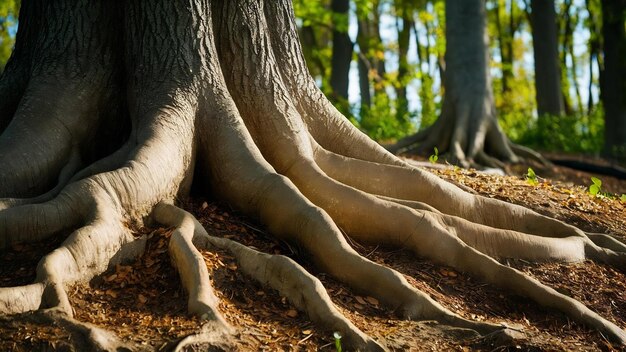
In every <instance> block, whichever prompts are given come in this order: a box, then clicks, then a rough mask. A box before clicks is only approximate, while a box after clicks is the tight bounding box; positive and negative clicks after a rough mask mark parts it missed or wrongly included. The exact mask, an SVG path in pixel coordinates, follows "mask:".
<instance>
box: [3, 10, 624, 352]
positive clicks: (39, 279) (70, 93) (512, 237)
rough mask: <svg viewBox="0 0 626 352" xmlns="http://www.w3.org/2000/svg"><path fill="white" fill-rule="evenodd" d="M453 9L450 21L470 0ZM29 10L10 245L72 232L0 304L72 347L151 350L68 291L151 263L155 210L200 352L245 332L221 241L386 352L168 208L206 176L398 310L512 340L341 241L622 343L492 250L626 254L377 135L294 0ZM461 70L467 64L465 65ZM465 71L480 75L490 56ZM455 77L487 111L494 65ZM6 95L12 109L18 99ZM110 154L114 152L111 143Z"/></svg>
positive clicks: (538, 256) (7, 227) (307, 309)
mask: <svg viewBox="0 0 626 352" xmlns="http://www.w3.org/2000/svg"><path fill="white" fill-rule="evenodd" d="M476 2H477V3H479V0H476ZM455 3H456V4H457V5H456V6H459V4H463V5H460V6H459V7H463V6H466V5H465V2H455ZM480 4H481V5H480V6H476V4H473V5H475V6H474V8H473V9H474V11H476V12H475V13H472V12H467V13H469V14H471V16H469V17H467V18H466V19H465V20H463V22H462V24H463V25H464V26H467V25H476V24H477V23H479V24H480V25H481V26H483V31H480V28H477V29H478V30H479V32H480V33H479V35H478V36H477V37H476V34H475V33H474V32H473V31H467V30H463V31H461V30H460V29H459V28H456V29H454V28H455V27H454V26H451V27H453V28H452V29H451V33H450V38H456V39H452V40H451V43H452V45H455V46H458V47H459V49H461V50H460V52H461V53H465V54H469V52H468V47H465V46H463V45H460V43H459V42H458V41H459V40H460V38H461V37H460V33H470V34H471V36H472V38H473V39H474V40H479V41H480V42H482V43H483V45H484V19H483V20H477V19H476V18H475V17H476V15H477V16H484V9H482V2H480ZM477 8H479V9H481V10H478V11H477ZM451 9H452V10H454V11H451V17H450V19H455V18H458V16H460V13H461V12H464V11H465V10H464V9H461V8H454V7H453V8H451ZM457 11H461V12H457ZM22 13H23V15H24V16H25V18H24V21H22V22H21V25H20V28H19V31H20V34H19V35H18V44H16V53H15V55H14V56H13V58H12V59H11V62H10V63H9V65H13V66H14V67H15V70H14V69H11V70H7V71H5V73H4V74H3V75H2V76H0V87H3V86H6V85H13V84H19V83H16V82H22V81H21V78H22V77H21V76H20V75H22V74H26V76H27V77H28V79H27V80H26V84H27V87H25V88H24V89H18V90H17V92H14V93H10V94H9V95H8V96H7V97H9V98H11V99H13V98H12V97H13V95H15V94H17V95H19V97H18V98H17V100H19V101H12V102H10V103H11V104H13V105H16V106H17V108H16V109H12V108H11V107H4V108H3V109H0V111H2V113H3V115H0V119H1V120H2V121H10V122H9V123H8V127H7V128H6V129H5V130H4V131H3V132H2V134H1V135H0V159H2V160H0V161H1V163H0V164H1V165H2V168H1V169H0V176H1V178H0V195H1V196H2V197H6V198H2V199H0V249H2V250H4V249H6V248H7V247H10V246H12V245H15V244H18V243H36V242H37V241H41V240H44V239H48V238H51V237H54V236H65V235H66V234H67V233H69V235H67V237H65V239H64V241H63V242H62V244H61V245H60V246H59V247H58V248H57V249H55V250H54V251H52V252H50V253H49V254H48V255H46V256H44V257H43V258H42V259H41V261H40V262H39V264H38V267H37V275H36V278H35V281H34V282H33V283H32V284H29V285H25V286H17V287H3V288H0V313H1V314H14V313H20V312H28V311H39V312H38V313H36V314H39V315H41V316H44V317H45V319H46V321H49V322H52V323H53V324H58V325H63V326H70V327H71V328H72V329H73V330H75V331H81V332H82V333H81V334H83V335H84V336H85V340H86V345H80V346H74V348H75V349H85V348H87V349H89V350H106V351H109V350H112V351H113V350H125V349H129V348H130V349H133V348H137V349H139V346H126V344H124V343H122V342H120V341H119V340H117V339H116V338H115V337H114V336H112V334H110V333H105V332H103V331H102V330H101V329H99V328H97V327H94V326H91V325H88V324H84V323H81V322H78V321H76V320H75V319H73V318H72V314H73V308H72V306H71V304H70V299H69V297H68V287H69V286H70V285H71V284H73V283H75V282H88V281H90V280H92V279H93V278H94V277H96V276H98V275H100V274H102V273H103V272H104V271H105V270H107V268H109V267H115V265H116V264H118V263H120V262H122V261H127V260H131V259H133V258H137V257H138V256H139V255H141V253H142V252H143V250H144V246H145V243H146V240H147V239H146V237H145V236H140V237H137V236H134V235H133V233H134V231H132V229H133V228H138V227H141V226H143V225H145V224H149V223H151V222H152V223H153V221H156V222H158V223H160V224H163V225H164V226H167V227H170V228H172V230H171V231H172V232H171V236H170V243H169V246H168V253H169V256H170V257H171V260H172V263H173V265H174V267H175V268H176V270H177V271H178V273H179V275H180V278H181V285H182V286H183V288H184V289H185V290H186V295H187V310H188V311H189V313H191V314H194V315H197V316H198V317H199V318H201V319H202V320H207V321H208V323H207V324H209V325H210V329H208V330H209V331H210V334H209V333H208V332H207V331H206V329H203V331H205V333H204V334H200V335H197V336H194V338H193V339H191V340H193V343H194V348H201V349H206V350H212V349H218V348H219V349H236V346H228V344H229V338H230V334H232V333H233V330H232V329H231V328H230V327H229V325H228V323H227V322H226V320H225V319H224V318H222V317H221V314H220V312H219V310H218V309H217V304H218V301H219V300H218V298H217V297H216V296H215V294H214V293H213V290H212V288H211V277H210V273H209V270H208V269H207V266H206V263H205V261H204V259H203V256H202V254H201V253H200V251H212V250H216V249H221V250H224V251H228V252H230V253H231V255H232V256H233V257H234V258H235V259H236V261H237V262H238V267H239V270H241V271H242V272H243V273H244V274H245V275H246V277H248V278H250V279H252V280H256V281H257V282H258V283H259V284H261V285H266V286H269V287H271V288H272V289H275V290H277V291H279V293H280V295H281V296H283V297H286V298H287V299H288V300H289V301H290V302H291V304H292V305H293V306H294V307H296V308H297V309H299V310H301V311H302V312H304V313H306V314H307V315H308V317H309V318H310V319H311V320H313V321H314V322H316V323H317V324H319V325H320V326H322V327H323V328H324V329H327V330H328V331H338V332H340V333H341V335H342V336H343V340H342V341H343V342H344V343H345V346H346V347H347V348H350V349H353V350H363V351H380V350H383V347H382V346H381V345H380V344H379V343H377V342H376V341H374V340H373V339H372V338H371V337H369V336H367V335H366V334H364V333H363V332H362V331H361V330H359V329H358V328H357V327H356V326H355V325H354V324H353V323H351V322H350V321H349V320H348V319H347V318H346V317H344V316H343V315H342V313H341V312H340V311H339V310H338V309H337V308H336V307H335V306H334V304H333V303H332V301H331V299H330V297H329V295H328V294H327V293H326V291H325V289H324V287H323V285H322V283H321V282H320V281H319V280H318V279H317V278H315V277H314V276H313V275H311V274H310V273H308V272H307V271H306V270H305V269H304V268H302V266H300V265H299V264H297V263H296V262H295V261H293V260H292V259H290V258H287V257H284V256H279V255H273V254H266V253H260V252H258V251H257V250H255V249H253V248H249V247H247V246H244V245H242V244H240V243H237V242H233V241H232V240H229V239H227V238H223V237H216V236H212V235H209V234H208V233H207V232H206V231H205V230H204V228H203V227H202V225H201V224H200V223H199V222H198V221H197V220H196V219H195V218H194V217H193V216H192V215H191V214H189V213H187V212H185V211H183V210H182V209H180V208H177V207H176V206H174V205H173V203H175V202H176V201H179V200H184V199H185V198H186V197H187V196H188V195H189V193H190V190H191V186H192V184H195V186H196V187H194V189H197V190H201V191H200V192H202V194H201V195H204V196H206V190H209V189H210V190H212V191H213V193H212V195H214V196H218V197H219V198H220V199H221V200H223V201H225V202H228V204H230V205H231V206H232V207H233V208H235V209H237V210H238V211H241V212H243V213H245V214H247V215H248V216H251V217H254V218H256V219H258V220H259V221H260V222H261V223H263V224H264V225H265V226H266V228H267V229H268V232H270V233H271V234H272V235H274V236H276V237H277V238H279V239H281V240H283V241H286V242H289V243H292V244H293V245H294V246H295V247H298V248H300V249H301V250H302V251H303V252H306V253H307V254H308V257H309V258H310V259H311V261H312V262H313V263H314V264H315V265H316V266H317V267H318V268H319V269H320V270H321V271H323V272H325V273H327V274H328V275H331V276H333V277H334V278H335V279H337V280H339V281H341V282H344V283H345V284H346V285H348V286H350V287H352V288H353V289H354V290H356V291H359V292H364V293H365V294H367V295H368V296H372V297H375V298H376V299H378V300H379V301H380V302H381V303H382V304H384V305H386V306H387V307H389V310H390V311H393V312H394V313H395V314H397V315H398V317H399V318H401V319H411V320H421V319H426V320H436V321H438V322H439V323H441V324H447V325H452V326H455V327H460V328H464V329H473V330H475V331H477V332H479V333H482V334H491V333H495V334H499V333H502V332H503V327H502V326H500V325H496V324H492V323H486V322H475V321H471V320H468V319H465V318H462V317H460V316H458V315H456V314H454V313H453V312H451V311H450V310H448V309H446V308H445V307H443V306H441V305H440V304H439V303H437V302H435V301H434V300H433V299H432V298H431V297H429V296H428V295H427V294H426V293H424V292H422V291H420V290H418V289H417V288H415V287H414V286H412V285H410V284H409V282H408V281H407V280H406V278H405V277H404V276H403V275H402V274H400V273H399V272H397V271H395V270H393V269H391V268H388V267H387V266H385V265H383V264H379V263H375V262H372V261H371V260H369V259H367V258H365V257H363V256H362V255H360V254H359V253H358V252H357V251H355V250H354V249H353V248H352V247H351V246H350V244H349V243H348V241H347V240H346V238H353V239H354V240H355V242H359V243H375V244H380V245H383V246H395V247H402V248H407V249H410V250H412V251H413V252H414V253H416V254H417V255H419V256H422V257H424V258H428V259H430V260H433V261H436V262H439V263H442V264H444V265H448V266H451V267H453V268H456V269H457V270H460V271H465V272H466V273H467V274H468V275H474V276H476V277H478V278H479V279H482V280H485V281H486V282H488V283H491V284H494V285H497V286H500V287H502V288H504V289H509V290H512V291H514V292H515V293H516V294H521V295H525V296H527V297H529V298H531V299H533V300H535V301H536V302H538V303H539V304H542V305H545V306H548V307H552V308H555V309H559V310H561V311H562V312H564V313H565V314H567V315H568V316H569V317H571V318H573V319H575V320H576V321H579V322H581V323H583V324H588V325H590V326H592V327H594V328H596V329H598V330H599V331H601V332H602V333H603V336H606V337H608V338H611V339H613V340H615V341H616V342H618V343H621V344H626V333H625V332H624V331H622V330H621V329H620V328H619V327H617V326H616V325H614V324H613V323H611V322H609V321H607V320H606V319H604V318H602V317H600V316H599V315H597V314H596V313H594V312H592V311H591V310H589V309H588V308H587V307H585V306H584V305H582V304H581V303H580V302H578V301H576V300H574V299H572V298H569V297H567V296H564V295H562V294H560V293H558V292H556V291H554V290H553V289H551V288H549V287H547V286H544V285H543V284H541V283H539V282H538V281H536V280H534V279H532V278H530V277H529V276H527V275H526V274H524V273H522V272H520V271H518V270H515V269H513V268H510V267H508V266H506V265H503V264H501V263H500V262H498V261H496V260H494V258H520V259H524V260H533V261H546V260H554V261H562V262H573V261H584V260H586V259H594V260H598V261H602V262H605V263H607V264H611V265H614V266H616V267H618V268H620V269H621V270H623V269H624V268H625V267H626V258H625V256H626V254H624V252H626V246H625V245H623V244H621V243H620V242H617V241H615V240H613V239H612V237H609V236H604V235H596V236H595V237H593V240H592V238H591V237H588V236H587V235H586V234H585V233H584V232H582V231H581V230H579V229H577V228H575V227H572V226H569V225H567V224H565V223H562V222H560V221H557V220H554V219H550V218H547V217H544V216H541V215H539V214H537V213H535V212H533V211H530V210H528V209H526V208H523V207H520V206H516V205H512V204H507V203H504V202H501V201H497V200H494V199H488V198H483V197H479V196H476V195H473V194H470V193H466V192H464V191H462V190H461V189H459V188H457V187H455V186H453V185H451V184H449V183H447V182H445V181H443V180H441V179H439V178H437V177H434V176H433V175H431V174H429V173H428V172H426V171H424V170H421V169H417V168H415V167H413V166H411V165H409V164H407V163H405V162H404V161H402V160H401V159H398V158H396V157H395V156H393V155H391V154H389V153H388V152H386V151H385V150H384V149H383V148H381V147H380V146H379V145H377V144H376V143H374V142H373V141H371V140H369V139H368V138H367V137H366V136H364V135H363V134H362V133H361V132H360V131H359V130H357V129H356V128H355V127H354V126H352V125H351V124H350V123H349V122H348V121H347V120H346V119H345V118H344V117H343V116H342V115H341V114H340V113H339V112H338V111H337V110H336V109H335V108H334V107H333V106H332V104H331V103H330V102H329V101H328V100H327V99H325V97H324V95H323V93H322V92H321V91H320V90H319V89H318V88H317V86H316V85H315V82H314V80H313V79H312V78H311V76H310V75H309V74H308V71H307V67H306V63H305V62H304V57H303V55H302V49H301V47H300V44H299V42H298V37H297V28H296V22H295V18H294V16H293V9H292V7H291V2H289V1H286V0H277V1H269V0H268V1H259V0H241V1H230V0H219V1H218V0H214V1H205V0H195V1H191V2H181V1H171V0H155V1H141V0H136V1H129V2H124V3H123V4H120V3H117V2H115V3H113V2H110V1H95V2H94V1H91V0H90V1H87V0H73V1H70V0H53V1H35V0H33V1H25V2H24V8H23V11H22ZM450 23H452V22H450ZM474 37H475V38H474ZM466 39H467V38H466ZM19 41H21V43H19ZM18 47H19V48H31V51H30V52H29V53H28V55H27V54H24V53H23V52H22V53H20V52H19V51H18V49H17V48H18ZM452 53H454V50H453V51H452ZM461 56H463V55H461ZM450 62H451V64H452V66H451V67H454V68H453V69H452V72H456V71H457V70H458V69H459V67H461V66H462V65H461V63H462V62H463V59H460V57H457V58H454V59H453V58H452V57H451V58H450ZM469 63H471V64H472V65H475V64H478V65H479V66H478V67H482V68H481V69H480V70H481V71H482V70H486V56H485V51H484V50H483V51H482V52H481V55H480V57H478V56H474V57H469ZM469 71H472V70H469ZM469 71H468V70H466V72H469ZM16 72H17V73H19V74H17V76H16ZM475 79H477V80H478V81H479V82H478V83H479V86H478V91H477V94H476V96H477V97H478V100H477V102H473V103H472V104H468V105H463V99H461V97H460V96H459V94H461V93H463V94H467V91H466V90H467V89H468V85H469V87H473V88H476V87H477V86H476V85H475V83H472V82H468V80H472V81H473V80H475ZM449 84H450V89H449V90H450V91H451V92H452V93H453V94H452V95H451V96H450V97H451V98H447V99H452V100H451V102H448V103H447V104H448V106H449V107H448V108H447V109H449V110H450V109H453V110H460V111H465V112H468V111H474V110H476V109H479V107H480V106H483V105H484V102H485V101H489V100H485V99H490V93H489V90H488V88H485V85H486V84H488V77H487V76H486V74H485V72H484V71H483V72H482V73H481V75H478V76H475V75H473V74H469V75H467V76H463V75H458V74H455V75H453V77H452V78H450V83H449ZM17 88H19V86H16V89H17ZM3 92H4V91H3ZM470 97H474V96H473V95H470ZM0 98H1V99H0V103H2V104H6V102H7V101H10V100H11V99H5V96H2V97H0ZM7 112H8V113H7ZM481 113H482V112H481ZM490 116H492V117H493V115H490ZM127 120H129V122H130V123H128V121H127ZM467 121H472V123H478V124H482V122H481V121H482V120H480V119H478V120H476V119H474V118H470V117H469V116H467ZM467 126H471V125H470V124H467ZM108 136H117V138H116V139H108ZM102 146H107V147H109V148H111V149H112V152H111V153H110V154H108V155H103V154H102V152H97V150H100V149H101V147H102ZM54 181H56V185H55V182H54ZM487 215H488V216H487ZM598 238H599V239H598ZM494 239H495V240H494ZM594 240H595V241H596V242H598V243H603V244H604V246H606V247H600V246H599V245H597V244H595V242H594ZM59 242H60V241H59ZM607 243H608V244H607ZM214 279H217V278H214ZM372 282H375V283H376V285H372ZM185 340H187V339H183V342H184V341H185ZM183 342H181V343H183ZM75 343H80V342H75ZM199 345H200V346H199ZM86 346H87V347H86ZM183 347H184V346H179V348H180V349H182V348H183ZM188 347H189V346H188Z"/></svg>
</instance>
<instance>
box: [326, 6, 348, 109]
mask: <svg viewBox="0 0 626 352" xmlns="http://www.w3.org/2000/svg"><path fill="white" fill-rule="evenodd" d="M330 7H331V10H332V11H333V16H334V19H335V23H334V24H333V25H334V27H333V52H332V56H331V59H330V64H331V69H330V86H331V87H332V89H333V98H334V101H335V103H339V104H340V105H341V106H343V109H342V110H344V111H348V109H349V105H348V104H347V103H348V86H349V74H350V62H352V46H353V44H352V40H351V39H350V36H349V35H348V27H349V19H348V15H349V10H350V0H333V1H332V3H331V5H330Z"/></svg>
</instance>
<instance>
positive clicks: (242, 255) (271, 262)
mask: <svg viewBox="0 0 626 352" xmlns="http://www.w3.org/2000/svg"><path fill="white" fill-rule="evenodd" d="M155 216H156V218H157V221H159V222H162V223H165V224H173V223H175V222H179V223H186V225H187V226H188V227H189V230H193V232H194V236H193V237H194V238H193V240H194V244H195V245H196V246H198V247H200V248H203V249H209V250H210V249H211V248H220V249H223V250H226V251H228V252H230V253H231V254H232V255H233V256H234V257H235V259H236V260H237V262H238V263H239V267H240V269H241V270H242V271H243V272H244V273H245V274H246V275H248V276H250V277H252V278H253V279H255V280H256V281H258V282H259V283H260V284H262V285H268V286H270V287H271V288H273V289H275V290H277V291H278V292H280V294H281V295H282V296H284V297H287V298H288V299H289V301H290V302H291V303H292V304H293V305H294V306H295V307H296V308H298V309H299V310H301V311H303V312H305V313H306V314H307V315H308V316H309V317H310V318H311V319H312V320H313V321H315V322H317V323H319V324H320V325H321V326H324V327H326V328H328V329H331V330H332V331H339V332H341V334H342V336H344V337H345V338H346V342H347V343H348V345H349V346H350V347H351V348H354V349H356V350H367V351H375V350H382V347H380V346H379V345H378V344H376V342H375V341H373V340H372V339H371V338H369V337H368V336H367V335H365V334H364V333H363V332H361V331H360V330H359V329H358V328H357V327H355V326H354V325H353V324H352V323H351V322H350V321H348V320H347V319H346V318H345V317H343V316H342V315H341V313H339V311H338V310H337V309H336V308H335V307H334V305H333V304H332V302H331V300H330V297H329V296H328V294H327V293H326V290H325V289H324V287H323V286H322V283H321V282H320V281H319V280H318V279H317V278H315V277H314V276H312V275H311V274H309V273H307V272H306V271H305V270H304V268H302V267H301V266H300V265H298V264H297V263H296V262H294V261H293V260H291V259H289V258H288V257H285V256H279V255H269V254H265V253H260V252H258V251H255V250H253V249H251V248H248V247H246V246H244V245H241V244H239V243H237V242H234V241H232V240H229V239H226V238H219V237H214V236H210V235H209V234H208V233H207V232H206V230H204V228H203V227H202V225H201V224H200V223H199V222H198V221H197V220H196V219H195V218H194V217H193V216H192V215H191V214H189V213H187V212H185V211H183V210H182V209H179V208H176V207H174V206H171V205H166V204H159V205H158V206H157V207H156V209H155ZM176 217H177V218H178V219H177V220H178V221H172V220H173V218H176ZM172 236H173V235H172ZM205 270H206V267H205ZM207 275H208V274H207ZM205 282H206V283H207V284H208V276H207V278H206V279H205Z"/></svg>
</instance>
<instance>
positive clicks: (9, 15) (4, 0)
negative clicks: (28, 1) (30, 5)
mask: <svg viewBox="0 0 626 352" xmlns="http://www.w3.org/2000/svg"><path fill="white" fill-rule="evenodd" d="M19 8H20V1H19V0H0V72H2V70H3V69H4V65H5V64H6V62H7V61H8V60H9V56H11V51H12V50H13V43H14V40H15V37H14V31H15V29H16V26H17V14H18V10H19Z"/></svg>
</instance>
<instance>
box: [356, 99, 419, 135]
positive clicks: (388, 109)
mask: <svg viewBox="0 0 626 352" xmlns="http://www.w3.org/2000/svg"><path fill="white" fill-rule="evenodd" d="M360 116H361V119H360V121H359V122H360V127H361V128H362V129H363V130H365V132H366V133H367V134H368V135H369V136H370V137H371V138H373V139H375V140H390V139H397V138H401V137H404V136H406V135H407V134H410V133H413V132H414V131H415V128H414V126H413V124H412V123H411V118H413V115H412V114H410V115H409V116H408V117H407V118H402V119H399V118H398V116H397V114H396V109H395V106H394V102H393V101H392V99H391V98H390V97H389V95H387V94H385V93H384V92H379V93H378V94H374V96H373V97H372V106H371V107H369V108H368V107H366V106H362V107H361V114H360Z"/></svg>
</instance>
